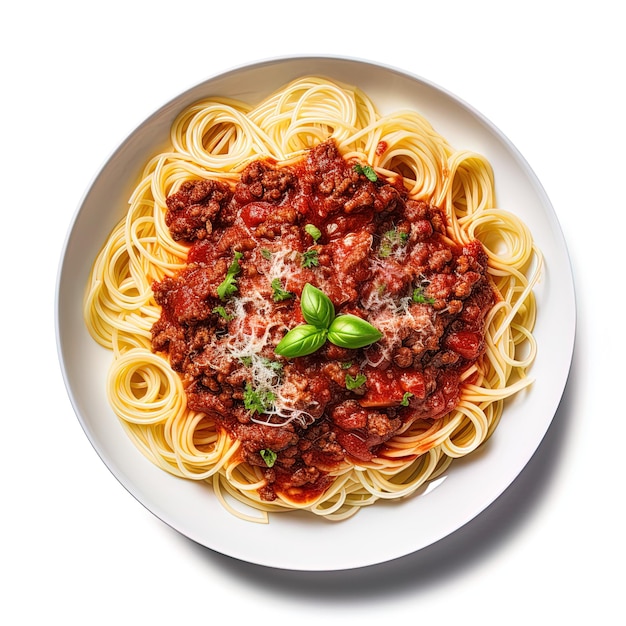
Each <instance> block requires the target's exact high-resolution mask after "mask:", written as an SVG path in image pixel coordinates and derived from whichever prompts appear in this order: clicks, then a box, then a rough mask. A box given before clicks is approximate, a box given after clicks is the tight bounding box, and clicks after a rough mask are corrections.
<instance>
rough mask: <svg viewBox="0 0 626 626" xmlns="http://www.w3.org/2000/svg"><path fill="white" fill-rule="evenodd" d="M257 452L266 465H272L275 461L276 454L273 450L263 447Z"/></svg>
mask: <svg viewBox="0 0 626 626" xmlns="http://www.w3.org/2000/svg"><path fill="white" fill-rule="evenodd" d="M259 454H260V455H261V458H262V459H263V460H264V461H265V465H267V466H268V467H273V466H274V463H276V458H277V456H278V455H277V454H276V452H274V451H273V450H270V449H269V448H264V449H263V450H259Z"/></svg>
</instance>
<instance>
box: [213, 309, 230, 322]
mask: <svg viewBox="0 0 626 626" xmlns="http://www.w3.org/2000/svg"><path fill="white" fill-rule="evenodd" d="M212 312H213V313H217V314H218V315H219V316H220V317H223V318H224V319H225V320H226V321H227V322H230V320H232V319H233V316H232V315H231V314H230V313H228V312H227V311H226V309H225V308H224V307H223V306H216V307H215V308H214V309H213V311H212Z"/></svg>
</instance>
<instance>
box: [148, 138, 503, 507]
mask: <svg viewBox="0 0 626 626" xmlns="http://www.w3.org/2000/svg"><path fill="white" fill-rule="evenodd" d="M355 164H356V163H355V162H354V161H350V162H348V161H346V160H345V159H343V158H342V157H341V155H340V153H339V150H338V148H337V145H336V144H335V143H334V142H333V141H328V142H324V143H322V144H320V145H318V146H316V147H315V148H313V149H312V150H310V151H308V153H307V155H306V157H305V158H304V159H303V160H302V161H301V162H300V163H297V164H295V165H291V166H289V167H279V166H278V165H277V164H276V163H274V162H272V161H270V160H268V159H264V160H259V161H255V162H252V163H250V164H249V165H248V166H247V167H246V168H245V169H244V170H243V172H242V174H241V177H240V180H239V181H238V183H237V185H236V186H235V188H234V191H231V190H230V188H229V187H228V185H226V184H225V183H223V182H219V181H190V182H188V183H184V184H183V185H181V187H180V189H179V191H177V192H176V193H175V194H173V195H172V196H170V197H169V198H168V200H167V206H168V212H167V214H166V222H167V224H168V225H169V228H170V231H171V233H172V236H173V237H174V238H175V239H177V240H181V241H185V242H187V243H189V246H190V247H189V253H188V257H187V265H186V266H185V267H184V268H183V269H181V270H180V271H179V272H177V273H176V274H175V275H174V276H172V277H166V278H164V279H163V280H161V281H157V282H155V284H154V285H153V291H154V297H155V301H156V303H157V304H158V305H159V306H160V307H161V317H160V319H159V320H158V321H157V322H156V323H155V324H154V326H153V328H152V349H153V350H154V351H156V352H163V353H164V354H166V355H167V356H168V358H169V359H170V363H171V365H172V367H173V369H174V370H176V371H177V372H179V373H180V375H181V377H182V379H183V381H184V384H185V389H186V395H187V403H188V406H189V408H191V409H192V410H194V411H199V412H204V413H206V414H208V415H210V416H211V417H212V418H213V419H214V420H215V421H216V423H217V424H218V427H220V428H222V429H223V430H225V431H226V432H228V433H229V435H230V436H231V437H233V438H235V439H237V440H239V441H240V442H241V446H240V455H241V460H243V461H245V462H247V463H249V464H250V465H254V466H256V467H259V468H261V469H262V471H263V475H264V477H265V485H264V486H263V487H262V488H261V489H260V490H259V494H260V496H261V497H262V498H263V499H266V500H268V501H271V500H273V499H275V498H276V497H277V494H282V493H286V492H289V497H290V498H302V500H303V501H306V500H308V499H312V498H314V497H316V495H319V494H320V493H322V492H323V491H324V489H326V488H327V487H328V485H330V484H331V483H332V480H333V479H332V475H333V474H332V472H333V471H336V470H337V469H338V468H341V467H342V466H343V465H344V464H346V463H348V462H369V461H371V460H372V459H374V458H375V457H376V456H377V455H378V454H379V452H380V450H381V449H383V448H384V446H385V443H386V442H387V441H388V440H389V439H390V438H392V437H393V436H394V435H395V434H396V433H398V432H399V431H400V429H404V428H406V427H408V425H410V424H411V423H413V422H414V421H415V420H420V423H421V422H422V421H423V422H424V423H426V422H432V421H434V420H436V419H440V418H441V417H442V416H443V415H445V414H446V412H448V411H450V410H451V408H453V407H454V406H455V405H456V403H457V402H458V399H459V395H460V388H461V382H460V380H461V378H460V375H461V373H462V372H464V371H465V370H466V369H467V368H468V367H469V366H470V365H472V364H473V363H475V362H476V361H477V360H478V359H480V358H481V355H482V354H483V353H484V350H485V342H484V323H485V318H486V315H487V312H488V311H489V309H490V308H491V306H492V305H493V303H494V302H495V297H496V296H495V292H494V290H493V288H492V286H491V284H490V282H489V279H488V277H487V274H486V267H487V255H486V254H485V251H484V249H483V248H482V246H481V244H480V243H478V242H470V243H468V244H463V245H454V244H451V242H450V240H449V238H448V237H447V236H446V227H447V224H446V218H445V214H444V212H443V211H442V210H441V209H439V208H437V207H434V206H432V205H430V204H428V203H427V202H425V201H423V200H412V199H409V198H407V195H406V192H405V191H404V190H403V189H402V187H401V186H399V185H398V184H397V183H396V182H395V181H394V182H387V181H385V180H383V179H378V180H370V179H369V178H368V177H367V176H365V175H364V173H363V170H362V169H360V168H355ZM235 259H237V263H236V268H235V271H234V273H233V271H232V268H233V264H234V261H235ZM305 259H306V261H307V262H306V263H305ZM306 283H311V284H313V285H314V286H317V287H319V288H320V289H322V290H323V291H324V293H326V295H327V296H328V297H329V298H330V299H331V301H332V303H333V306H334V308H335V313H336V314H338V315H341V314H352V315H356V316H357V317H360V318H362V319H366V320H368V321H370V322H371V323H373V324H374V325H375V326H377V327H378V328H379V330H380V331H381V333H382V335H383V337H382V338H381V339H380V341H377V342H375V343H373V344H372V345H370V346H364V347H363V348H358V349H354V348H352V349H351V348H346V347H342V346H339V345H335V344H333V343H331V342H329V341H326V343H325V344H324V345H323V346H321V347H320V348H319V349H318V350H317V351H314V352H313V353H311V354H308V355H305V356H302V357H295V358H285V357H282V356H280V355H279V354H277V353H276V352H275V347H276V345H277V344H278V343H279V341H281V339H282V338H283V337H284V335H285V333H286V332H287V331H288V330H289V329H290V328H293V327H294V326H296V325H298V324H303V323H305V321H306V320H305V316H304V314H303V312H302V310H301V306H300V303H301V299H300V298H301V294H302V290H303V289H304V286H305V285H306ZM224 285H227V286H228V287H229V289H228V290H224ZM220 287H221V289H220ZM268 451H269V452H271V455H270V456H271V457H272V460H271V461H270V462H269V463H268V458H269V457H268Z"/></svg>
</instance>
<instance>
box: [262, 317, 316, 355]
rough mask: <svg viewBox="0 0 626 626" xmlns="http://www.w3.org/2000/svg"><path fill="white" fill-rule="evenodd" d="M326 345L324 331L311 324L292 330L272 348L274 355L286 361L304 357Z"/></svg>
mask: <svg viewBox="0 0 626 626" xmlns="http://www.w3.org/2000/svg"><path fill="white" fill-rule="evenodd" d="M324 343H326V329H325V328H317V327H316V326H313V325H312V324H300V325H299V326H296V327H295V328H292V329H291V330H290V331H289V332H288V333H287V334H286V335H285V336H284V337H283V338H282V339H281V340H280V342H279V344H278V345H277V346H276V348H274V352H275V353H276V354H281V355H282V356H284V357H287V358H288V359H290V358H293V357H296V356H306V355H307V354H312V353H313V352H315V351H316V350H319V349H320V348H321V347H322V346H323V345H324Z"/></svg>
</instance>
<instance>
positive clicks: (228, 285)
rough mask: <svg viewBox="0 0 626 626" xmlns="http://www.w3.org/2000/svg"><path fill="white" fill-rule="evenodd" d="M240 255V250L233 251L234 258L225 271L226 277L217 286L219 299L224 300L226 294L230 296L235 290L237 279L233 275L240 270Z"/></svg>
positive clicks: (241, 255)
mask: <svg viewBox="0 0 626 626" xmlns="http://www.w3.org/2000/svg"><path fill="white" fill-rule="evenodd" d="M242 257H243V254H242V253H241V252H235V258H234V259H233V262H232V263H231V264H230V266H229V268H228V271H227V272H226V278H225V279H224V280H223V281H222V282H221V283H220V284H219V286H218V288H217V295H218V296H219V297H220V300H225V299H226V298H227V297H228V296H232V295H233V294H234V293H235V291H237V279H236V278H235V277H236V276H237V274H239V272H241V265H239V259H241V258H242Z"/></svg>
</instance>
